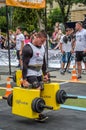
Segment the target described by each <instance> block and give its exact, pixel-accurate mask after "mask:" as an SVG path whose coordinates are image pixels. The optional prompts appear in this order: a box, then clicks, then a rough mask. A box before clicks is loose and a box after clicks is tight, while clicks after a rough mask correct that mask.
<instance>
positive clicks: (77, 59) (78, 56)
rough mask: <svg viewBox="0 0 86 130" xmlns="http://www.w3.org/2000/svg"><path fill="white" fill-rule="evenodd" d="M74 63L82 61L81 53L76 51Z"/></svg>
mask: <svg viewBox="0 0 86 130" xmlns="http://www.w3.org/2000/svg"><path fill="white" fill-rule="evenodd" d="M76 61H77V62H80V61H83V51H76Z"/></svg>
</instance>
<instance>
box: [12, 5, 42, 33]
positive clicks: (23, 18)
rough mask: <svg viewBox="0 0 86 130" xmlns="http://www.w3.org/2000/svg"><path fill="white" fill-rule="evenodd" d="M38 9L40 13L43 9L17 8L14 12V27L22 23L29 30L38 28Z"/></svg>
mask: <svg viewBox="0 0 86 130" xmlns="http://www.w3.org/2000/svg"><path fill="white" fill-rule="evenodd" d="M36 11H38V13H39V14H40V12H41V10H40V11H39V10H35V9H25V8H18V7H17V8H15V9H14V13H13V28H15V27H16V26H19V25H21V27H23V28H24V29H25V30H27V31H28V32H31V31H33V30H34V29H36V30H38V19H37V15H36Z"/></svg>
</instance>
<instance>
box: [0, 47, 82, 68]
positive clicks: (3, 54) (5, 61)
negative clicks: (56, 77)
mask: <svg viewBox="0 0 86 130" xmlns="http://www.w3.org/2000/svg"><path fill="white" fill-rule="evenodd" d="M61 58H62V54H61V51H60V50H48V67H49V68H58V69H60V68H61ZM10 59H11V66H17V65H18V60H17V56H16V50H10ZM2 65H3V66H8V65H9V58H8V50H3V49H0V66H2ZM73 65H75V54H73V55H72V60H71V64H70V68H73ZM82 68H84V64H83V63H82Z"/></svg>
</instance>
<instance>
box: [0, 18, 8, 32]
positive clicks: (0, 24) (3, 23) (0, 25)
mask: <svg viewBox="0 0 86 130" xmlns="http://www.w3.org/2000/svg"><path fill="white" fill-rule="evenodd" d="M6 28H7V25H6V17H5V16H0V29H1V30H2V31H3V32H6Z"/></svg>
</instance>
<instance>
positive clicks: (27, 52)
mask: <svg viewBox="0 0 86 130" xmlns="http://www.w3.org/2000/svg"><path fill="white" fill-rule="evenodd" d="M32 55H33V51H32V48H31V47H30V46H29V44H27V45H25V46H24V47H23V50H22V56H23V70H22V75H23V79H26V76H27V69H28V63H29V61H30V58H31V57H32Z"/></svg>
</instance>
